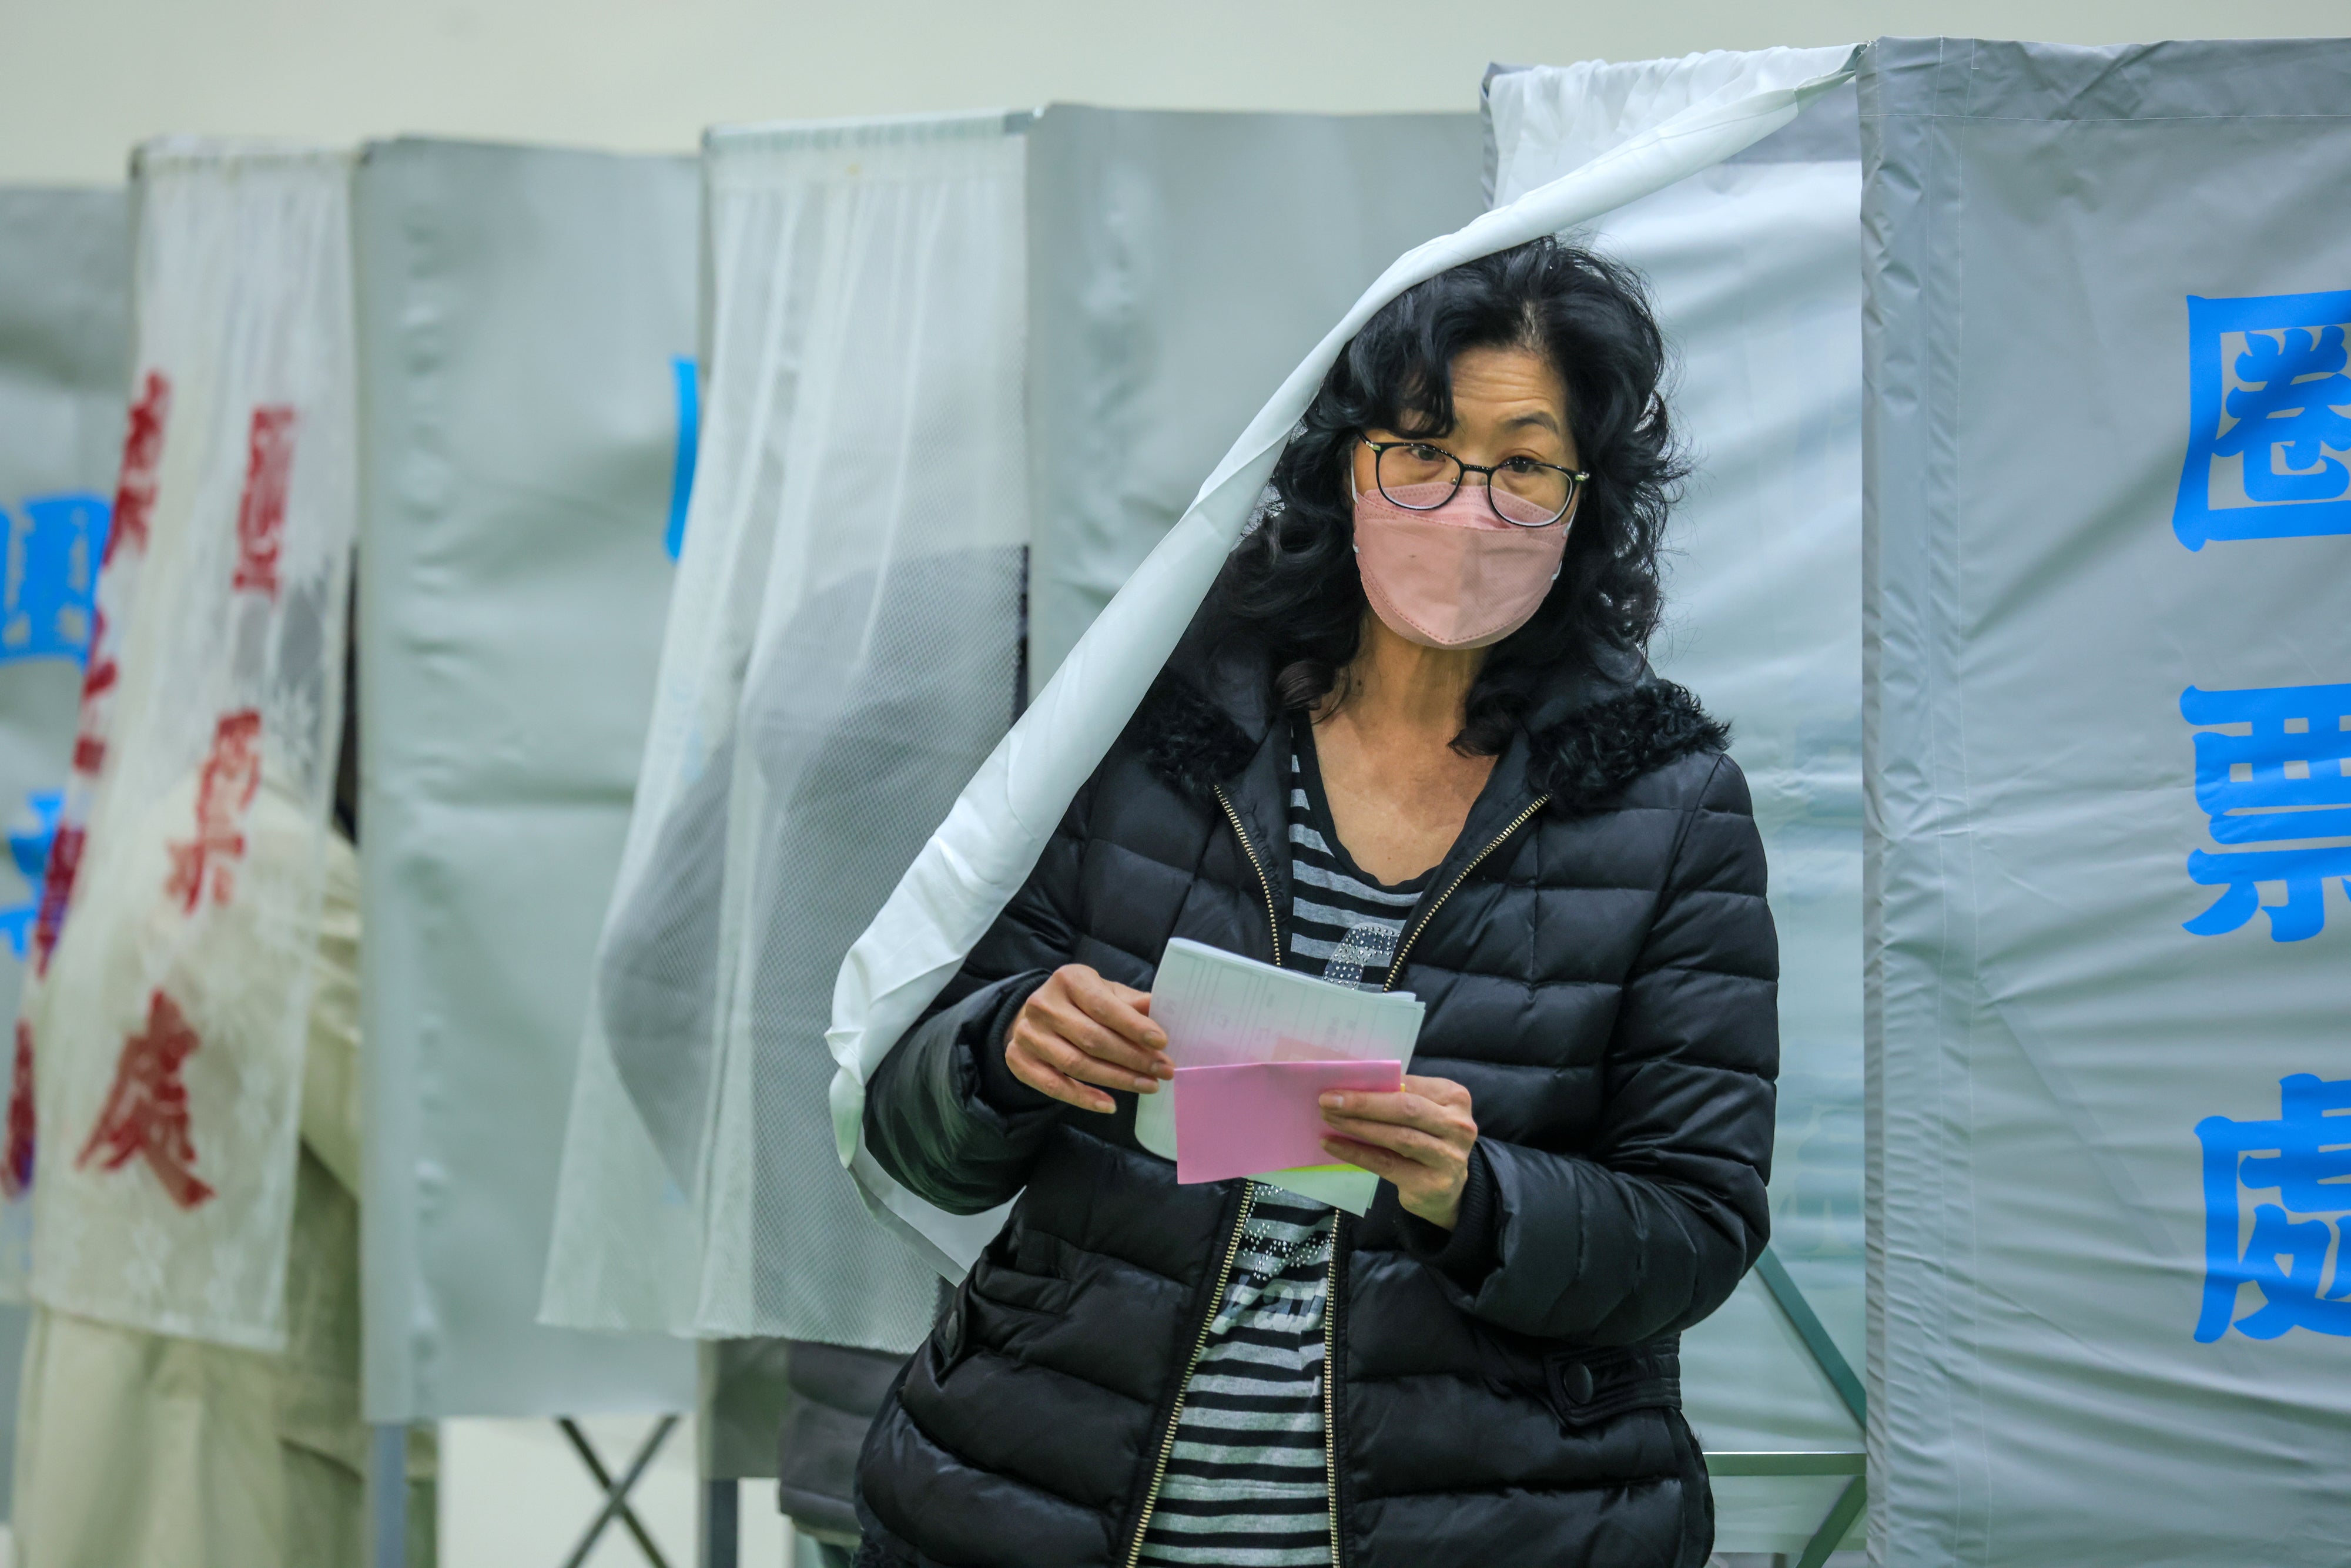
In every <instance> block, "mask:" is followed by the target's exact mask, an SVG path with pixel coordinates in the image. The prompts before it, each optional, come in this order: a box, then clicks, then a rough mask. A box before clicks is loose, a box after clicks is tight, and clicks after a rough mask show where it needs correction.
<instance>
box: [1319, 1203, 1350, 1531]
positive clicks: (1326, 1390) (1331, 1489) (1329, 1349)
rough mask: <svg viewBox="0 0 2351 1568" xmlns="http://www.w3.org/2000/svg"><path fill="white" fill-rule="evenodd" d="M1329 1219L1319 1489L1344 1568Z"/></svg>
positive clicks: (1336, 1221) (1335, 1232) (1334, 1251)
mask: <svg viewBox="0 0 2351 1568" xmlns="http://www.w3.org/2000/svg"><path fill="white" fill-rule="evenodd" d="M1344 1223H1345V1221H1344V1220H1343V1219H1340V1218H1333V1219H1332V1222H1331V1277H1330V1281H1329V1282H1328V1283H1326V1284H1325V1285H1324V1286H1323V1287H1322V1490H1323V1495H1324V1496H1326V1497H1327V1498H1329V1499H1330V1500H1331V1568H1345V1564H1344V1560H1343V1558H1342V1557H1341V1555H1340V1549H1339V1228H1340V1227H1341V1226H1342V1225H1343V1224H1344Z"/></svg>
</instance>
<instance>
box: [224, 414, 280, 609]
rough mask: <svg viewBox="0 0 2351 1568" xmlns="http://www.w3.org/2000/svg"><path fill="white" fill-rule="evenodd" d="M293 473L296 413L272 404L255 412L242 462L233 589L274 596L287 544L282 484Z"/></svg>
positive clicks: (272, 597)
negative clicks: (280, 558)
mask: <svg viewBox="0 0 2351 1568" xmlns="http://www.w3.org/2000/svg"><path fill="white" fill-rule="evenodd" d="M293 469H294V411H293V410H292V409H291V408H289V407H287V405H286V404H284V403H271V404H267V405H266V406H264V407H261V408H256V409H255V410H254V411H253V438H252V440H251V442H250V443H249V444H248V445H247V448H246V461H245V498H244V499H243V500H241V501H239V502H238V503H237V507H236V575H235V577H234V578H233V579H231V580H230V581H231V584H232V586H234V587H235V588H238V589H251V590H252V591H254V592H256V593H260V594H265V595H266V596H267V597H269V598H271V599H275V598H277V552H278V549H280V547H282V546H283V545H284V544H285V542H286V481H287V476H288V475H289V474H291V473H292V472H293Z"/></svg>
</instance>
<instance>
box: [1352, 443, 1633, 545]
mask: <svg viewBox="0 0 2351 1568" xmlns="http://www.w3.org/2000/svg"><path fill="white" fill-rule="evenodd" d="M1356 439H1357V440H1359V441H1361V442H1362V443H1363V444H1364V445H1366V446H1368V447H1370V448H1371V449H1372V473H1373V476H1374V479H1375V481H1376V482H1377V483H1378V485H1379V487H1380V494H1381V495H1383V496H1385V497H1387V498H1388V499H1389V500H1390V501H1391V502H1393V503H1395V505H1396V506H1399V507H1403V508H1404V509H1405V511H1407V512H1433V511H1436V510H1437V508H1438V507H1442V506H1444V505H1446V504H1447V502H1449V501H1451V500H1452V499H1453V497H1454V495H1455V494H1456V493H1457V492H1458V491H1459V489H1460V488H1461V480H1462V477H1463V476H1465V475H1469V474H1483V475H1484V476H1486V486H1485V489H1486V506H1487V508H1488V509H1489V510H1490V511H1491V512H1492V513H1493V514H1494V516H1496V517H1499V518H1501V519H1502V521H1504V522H1506V523H1510V524H1514V525H1515V526H1517V527H1519V528H1549V527H1551V526H1552V524H1553V523H1555V522H1557V521H1559V520H1560V518H1562V517H1565V516H1567V514H1568V509H1569V508H1570V507H1573V506H1574V505H1575V498H1576V497H1578V496H1580V495H1582V494H1583V486H1584V482H1585V481H1586V480H1588V479H1590V478H1591V477H1592V476H1591V475H1590V474H1588V473H1579V472H1578V471H1576V470H1575V469H1573V468H1562V467H1561V466H1560V465H1558V464H1556V463H1538V462H1536V461H1535V460H1534V459H1533V458H1531V457H1511V458H1506V459H1505V460H1503V461H1502V462H1500V463H1497V464H1495V465H1493V466H1492V467H1490V468H1488V467H1482V466H1480V465H1478V464H1475V463H1464V462H1462V461H1461V459H1459V458H1458V457H1456V456H1454V455H1453V454H1451V453H1450V452H1447V451H1446V450H1445V448H1443V447H1441V446H1432V445H1430V444H1428V443H1427V442H1426V441H1374V440H1373V439H1372V438H1371V437H1370V436H1367V435H1365V436H1358V437H1357V438H1356ZM1438 486H1442V488H1441V489H1439V488H1438Z"/></svg>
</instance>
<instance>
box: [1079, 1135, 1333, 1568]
mask: <svg viewBox="0 0 2351 1568" xmlns="http://www.w3.org/2000/svg"><path fill="white" fill-rule="evenodd" d="M1256 1206H1257V1185H1256V1184H1255V1183H1254V1182H1252V1183H1250V1184H1249V1186H1245V1187H1243V1188H1242V1189H1241V1207H1240V1212H1239V1213H1238V1214H1237V1215H1235V1216H1234V1217H1233V1233H1232V1236H1231V1238H1230V1239H1228V1240H1227V1241H1226V1243H1225V1260H1224V1262H1223V1263H1221V1264H1219V1265H1218V1266H1217V1282H1216V1285H1215V1286H1214V1287H1213V1288H1212V1289H1211V1290H1210V1291H1208V1310H1207V1312H1205V1313H1203V1314H1202V1315H1201V1318H1200V1333H1199V1334H1198V1335H1197V1337H1196V1338H1195V1339H1194V1340H1193V1341H1192V1354H1191V1357H1190V1359H1189V1360H1187V1361H1186V1362H1185V1363H1184V1380H1183V1381H1182V1382H1181V1383H1178V1384H1177V1385H1175V1406H1174V1407H1173V1408H1171V1409H1170V1410H1169V1411H1168V1412H1167V1430H1166V1432H1165V1434H1164V1435H1163V1436H1162V1437H1160V1439H1159V1458H1158V1460H1157V1461H1156V1462H1155V1463H1154V1464H1153V1465H1152V1467H1151V1490H1148V1491H1146V1492H1144V1494H1143V1517H1142V1518H1141V1519H1138V1520H1136V1521H1134V1545H1132V1546H1130V1547H1129V1548H1127V1552H1126V1568H1134V1565H1135V1563H1138V1562H1140V1561H1142V1558H1143V1538H1144V1535H1146V1534H1148V1533H1149V1532H1150V1530H1151V1513H1152V1511H1153V1510H1154V1509H1155V1508H1157V1507H1158V1506H1159V1489H1160V1488H1161V1487H1162V1486H1165V1484H1166V1481H1167V1460H1168V1458H1169V1457H1170V1456H1172V1455H1173V1454H1174V1453H1175V1428H1176V1427H1179V1426H1180V1425H1182V1424H1183V1420H1184V1392H1185V1390H1186V1389H1187V1388H1189V1387H1190V1386H1191V1385H1192V1374H1193V1373H1194V1372H1195V1371H1196V1370H1197V1369H1198V1367H1199V1364H1200V1353H1201V1352H1202V1351H1204V1350H1206V1349H1207V1348H1208V1331H1209V1330H1210V1329H1211V1328H1214V1327H1215V1326H1216V1322H1217V1304H1218V1303H1219V1302H1221V1301H1223V1300H1224V1299H1225V1283H1226V1281H1228V1280H1230V1279H1231V1278H1232V1277H1233V1260H1234V1259H1236V1258H1238V1257H1239V1256H1240V1251H1241V1232H1242V1230H1244V1229H1245V1228H1248V1225H1249V1210H1250V1209H1251V1208H1253V1207H1256ZM1336 1256H1338V1249H1337V1248H1336V1246H1335V1245H1334V1246H1333V1247H1332V1257H1334V1258H1335V1257H1336Z"/></svg>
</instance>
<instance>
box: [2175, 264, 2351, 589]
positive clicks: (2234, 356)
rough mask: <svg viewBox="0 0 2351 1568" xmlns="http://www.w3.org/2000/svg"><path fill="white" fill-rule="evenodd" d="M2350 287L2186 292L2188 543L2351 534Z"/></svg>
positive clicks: (2181, 520)
mask: <svg viewBox="0 0 2351 1568" xmlns="http://www.w3.org/2000/svg"><path fill="white" fill-rule="evenodd" d="M2346 323H2351V289H2346V290H2341V291H2337V292H2334V293H2327V294H2273V295H2264V296H2260V297H2256V298H2244V299H2204V298H2198V297H2197V296H2195V295H2189V298H2188V373H2189V399H2188V402H2189V442H2188V458H2187V462H2186V464H2185V465H2184V466H2183V467H2182V468H2181V469H2180V474H2179V495H2178V497H2177V498H2176V499H2175V500H2174V502H2173V504H2172V511H2171V526H2172V528H2173V531H2175V532H2176V533H2178V534H2179V542H2180V543H2182V544H2184V545H2186V546H2187V547H2188V548H2189V549H2203V548H2204V541H2205V540H2207V539H2258V538H2298V537H2300V536H2303V535H2306V534H2343V533H2351V465H2346V463H2345V462H2344V461H2343V459H2344V458H2345V457H2346V455H2351V374H2346V373H2345V371H2346V360H2351V355H2346V348H2345V343H2344V327H2345V325H2346Z"/></svg>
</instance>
